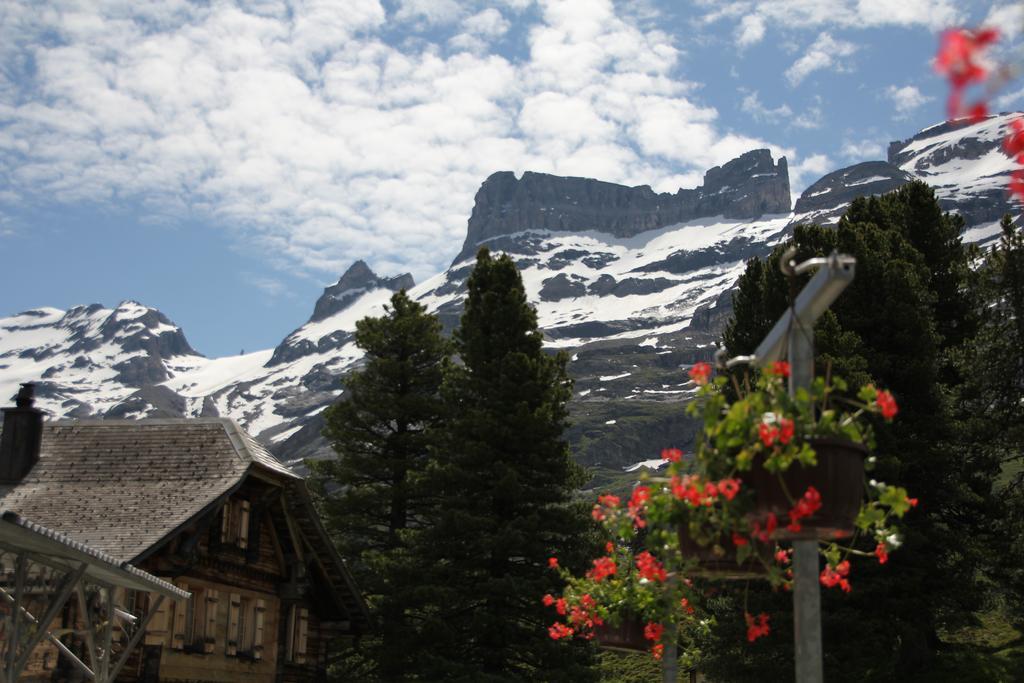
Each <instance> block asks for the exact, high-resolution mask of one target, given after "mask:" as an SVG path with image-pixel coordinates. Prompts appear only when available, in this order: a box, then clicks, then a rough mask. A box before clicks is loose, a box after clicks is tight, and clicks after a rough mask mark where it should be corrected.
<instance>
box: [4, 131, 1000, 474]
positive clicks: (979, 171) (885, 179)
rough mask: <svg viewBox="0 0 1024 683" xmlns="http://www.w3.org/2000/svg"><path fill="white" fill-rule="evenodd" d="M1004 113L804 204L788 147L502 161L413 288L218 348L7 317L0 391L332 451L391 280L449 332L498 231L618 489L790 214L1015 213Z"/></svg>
mask: <svg viewBox="0 0 1024 683" xmlns="http://www.w3.org/2000/svg"><path fill="white" fill-rule="evenodd" d="M1008 121H1009V117H1006V116H999V117H991V118H989V119H988V120H986V121H984V122H981V123H979V124H977V125H975V126H968V127H962V128H953V127H950V126H948V125H946V124H943V125H940V126H935V127H932V128H929V129H927V130H925V131H922V132H921V133H919V134H918V135H916V136H914V137H913V138H911V139H910V140H906V141H902V142H899V143H894V144H893V146H892V147H891V150H890V156H889V160H888V161H881V160H879V161H873V162H866V163H862V164H857V165H854V166H851V167H848V168H844V169H841V170H839V171H836V172H834V173H830V174H828V175H827V176H825V177H824V178H822V179H820V180H819V181H818V182H816V183H814V184H813V185H811V186H810V187H809V188H808V189H807V190H806V191H805V192H804V193H803V195H802V196H801V197H800V199H799V200H798V202H797V204H796V211H795V213H788V208H789V182H788V178H787V177H786V165H785V160H783V159H780V160H779V161H778V162H773V161H772V159H771V156H770V154H769V153H768V152H767V151H765V150H755V151H753V152H749V153H747V154H744V155H742V156H741V157H739V158H737V159H734V160H733V161H731V162H729V163H727V164H724V165H723V166H721V167H718V168H715V169H711V170H709V171H708V172H707V174H705V177H704V183H703V185H702V186H701V187H700V188H697V189H693V190H680V191H679V192H677V193H674V194H657V193H655V192H653V191H652V190H651V189H650V188H649V187H635V188H631V187H624V186H621V185H615V184H612V183H604V182H600V181H597V180H589V179H584V178H560V177H556V176H549V175H545V174H537V173H526V174H524V175H523V177H522V178H519V179H516V178H515V176H513V175H512V174H511V173H499V174H496V175H494V176H491V177H490V178H488V179H487V180H486V181H485V182H484V184H483V185H482V186H481V188H480V191H479V193H478V195H477V202H476V206H475V207H474V209H473V215H472V217H471V218H470V221H469V227H468V234H467V238H466V244H465V245H464V247H463V249H462V252H461V253H460V255H459V256H458V257H457V259H456V263H454V264H453V265H452V266H451V267H450V268H448V269H447V270H446V271H444V272H442V273H438V274H437V275H435V276H434V277H432V278H430V279H429V280H427V281H425V282H423V283H421V284H419V285H415V286H414V284H413V282H412V279H411V278H410V277H409V276H408V275H400V276H397V277H390V278H388V277H380V276H377V275H376V274H374V273H373V271H371V270H370V268H369V267H368V266H367V265H366V264H365V263H363V262H361V261H359V262H356V263H355V264H353V265H352V267H351V268H350V269H349V270H348V271H346V272H345V273H344V274H343V275H342V276H341V278H340V279H339V280H338V282H337V283H335V284H333V285H331V286H329V287H327V288H325V290H324V293H323V295H322V296H321V297H320V298H319V299H318V301H317V302H316V304H315V306H314V307H313V312H312V315H311V316H310V319H309V321H308V322H307V323H306V324H304V325H303V326H302V327H300V328H299V329H297V330H295V331H293V332H292V333H291V334H289V335H288V336H287V337H286V338H285V339H284V340H283V341H282V342H281V344H279V345H278V346H277V347H276V348H274V349H267V350H264V351H258V352H255V353H250V354H246V355H242V356H234V357H227V358H217V359H206V358H203V357H202V356H199V355H198V354H196V353H195V352H194V351H193V350H192V349H191V347H190V346H189V345H188V342H187V341H185V338H184V335H182V333H181V330H180V329H178V328H177V327H176V326H175V325H174V324H173V323H171V322H170V321H168V320H167V318H166V317H164V316H163V315H162V314H160V313H159V312H158V311H155V310H153V309H148V308H146V307H144V306H140V305H139V304H135V303H132V302H125V303H123V304H121V305H120V306H118V307H117V308H116V309H113V310H112V309H105V308H103V307H102V306H97V305H94V306H81V307H77V308H74V309H72V310H70V311H67V312H65V311H58V310H56V309H38V310H35V311H28V312H25V313H22V314H19V315H16V316H12V317H9V318H3V319H0V403H8V400H7V397H10V396H13V394H14V393H15V392H16V391H17V383H18V382H24V381H30V380H32V381H40V380H41V381H42V385H41V387H40V391H39V394H40V405H41V407H42V408H44V409H45V410H46V411H48V412H49V414H50V415H51V416H54V417H58V416H59V417H103V416H106V417H118V418H139V417H156V416H171V415H177V416H200V415H209V416H214V415H222V416H230V417H233V418H235V419H236V420H238V421H239V422H240V423H241V424H242V425H243V426H244V427H245V428H246V429H247V430H249V431H250V432H251V433H252V434H253V435H255V436H257V437H258V438H259V439H260V440H261V441H262V442H263V443H265V444H267V445H268V446H269V447H270V448H271V449H272V450H273V451H274V452H275V453H276V454H277V455H278V456H279V457H281V458H282V459H284V460H286V461H290V462H292V463H293V464H295V465H296V466H301V463H300V460H301V458H304V457H322V456H325V455H327V454H329V453H330V450H329V447H328V446H327V444H326V442H325V441H324V440H323V438H322V437H321V436H320V431H321V428H322V425H323V421H322V411H323V410H324V408H326V407H327V406H329V405H330V404H331V403H333V402H334V401H336V400H337V399H338V397H339V396H340V395H342V393H343V382H344V376H345V374H346V373H347V372H350V371H351V370H352V369H354V368H357V367H358V366H359V363H360V362H361V359H362V352H361V350H360V349H358V348H357V347H356V345H355V343H354V341H353V339H352V336H353V332H354V330H355V325H356V322H357V321H358V320H360V319H361V318H363V317H364V316H367V315H374V316H378V315H381V314H382V313H383V312H384V306H385V305H386V304H387V302H388V300H389V299H390V297H391V295H392V292H393V291H395V290H398V289H401V288H405V289H408V290H409V295H410V296H411V297H412V298H414V299H415V300H417V301H419V302H420V303H422V304H423V305H424V306H426V307H427V310H429V311H430V312H432V313H436V314H437V315H438V316H439V317H440V318H441V320H442V322H443V323H444V325H445V327H446V329H447V330H451V329H452V328H453V327H455V325H457V324H458V320H459V316H460V314H461V311H462V300H463V295H464V292H465V285H466V279H467V277H468V276H469V273H470V271H471V269H472V262H471V260H470V259H471V257H472V256H473V254H474V252H475V251H476V248H477V246H478V245H479V244H481V243H484V244H488V245H490V246H491V247H492V248H494V249H500V250H504V251H507V252H508V253H509V254H510V255H512V256H513V258H515V259H516V262H517V264H518V266H519V269H520V272H521V273H522V276H523V281H524V283H525V285H526V290H527V294H528V296H529V298H530V301H531V303H532V304H533V305H534V306H535V307H536V309H537V316H538V322H539V324H540V326H541V329H542V330H543V331H544V335H545V343H546V345H547V347H548V348H549V349H552V350H565V351H566V352H567V353H568V354H569V356H570V357H571V359H572V360H571V361H570V363H569V372H570V374H571V376H572V377H573V380H574V382H575V389H574V392H575V393H574V398H573V400H572V402H571V404H570V412H571V421H572V423H573V427H572V428H571V430H570V431H569V432H568V438H569V439H570V444H571V448H572V450H573V454H574V456H575V457H576V459H577V460H579V461H580V462H582V463H585V464H587V465H588V466H592V467H594V468H597V471H598V472H599V473H603V474H601V475H600V476H602V477H605V479H600V478H599V480H598V482H597V483H596V484H595V485H601V486H604V485H606V484H608V483H610V482H611V478H614V477H622V476H632V475H631V474H629V475H626V474H623V472H622V468H623V467H624V466H626V465H630V464H633V463H636V462H638V461H642V460H646V459H649V458H656V457H657V453H658V451H659V450H660V448H661V447H664V446H670V445H674V446H679V447H686V444H687V443H688V442H689V440H690V439H691V437H692V434H693V425H692V424H691V423H690V422H689V421H688V419H687V418H686V417H685V416H684V414H683V411H682V403H683V402H684V401H685V400H687V399H688V397H689V396H690V395H691V392H692V386H691V385H690V384H689V383H688V382H687V381H686V376H685V371H684V369H683V367H684V366H687V365H690V364H692V363H693V362H695V361H697V360H706V359H708V358H710V357H711V355H712V353H713V351H714V344H715V342H716V340H717V339H718V337H719V335H720V332H721V329H722V327H723V325H724V324H725V322H726V321H727V320H728V318H729V316H730V314H731V291H732V288H733V286H734V284H735V282H736V278H737V277H738V276H739V274H740V273H741V272H742V271H743V268H744V266H745V262H746V260H747V259H749V258H751V257H753V256H758V255H763V254H766V253H767V252H768V251H769V250H771V248H772V247H773V246H774V245H777V244H779V243H780V242H781V241H782V240H784V239H786V237H787V235H788V234H789V233H790V230H791V229H792V226H793V224H795V223H797V222H808V221H816V222H821V223H831V222H834V221H835V220H837V219H838V217H839V216H840V215H841V214H842V212H843V210H844V209H845V206H846V205H847V203H848V202H849V201H850V200H852V199H853V198H854V197H856V196H860V195H865V194H881V193H884V192H888V191H891V190H892V189H895V188H896V187H899V186H900V185H902V184H903V183H905V182H907V181H909V180H910V179H912V178H921V179H924V180H926V181H928V182H930V183H932V184H933V185H934V186H935V187H936V192H937V194H938V196H939V197H940V198H941V201H942V202H943V203H944V205H945V206H946V207H947V208H949V209H950V210H955V211H959V212H961V213H962V214H963V215H964V217H965V220H966V222H967V227H968V230H967V231H966V232H965V234H964V239H965V240H966V241H975V242H977V241H984V240H985V239H989V238H991V236H992V235H994V234H996V233H997V232H998V228H994V224H991V223H989V222H987V221H989V217H993V216H994V217H995V218H992V220H993V221H994V220H995V219H996V218H998V216H1000V215H1002V213H1003V212H1004V211H1006V210H1011V212H1013V213H1015V214H1016V213H1019V212H1020V207H1018V206H1016V205H1014V204H1012V203H1010V202H1009V201H1008V199H1007V197H1006V194H1005V190H1004V188H1005V185H1006V180H1007V174H1008V173H1009V172H1010V171H1012V169H1013V168H1015V167H1016V166H1015V164H1013V162H1012V161H1011V160H1009V159H1007V158H1006V157H1005V155H1003V154H1002V152H1001V150H1000V149H999V143H1000V140H1001V137H1002V135H1004V134H1005V130H1006V126H1007V125H1008Z"/></svg>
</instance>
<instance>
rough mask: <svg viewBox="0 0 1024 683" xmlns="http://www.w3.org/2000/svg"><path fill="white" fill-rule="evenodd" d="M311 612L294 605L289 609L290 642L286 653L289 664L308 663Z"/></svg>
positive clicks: (287, 644)
mask: <svg viewBox="0 0 1024 683" xmlns="http://www.w3.org/2000/svg"><path fill="white" fill-rule="evenodd" d="M308 621H309V610H307V609H306V608H305V607H299V606H298V605H292V606H291V607H290V608H289V609H288V641H287V643H286V644H285V645H286V647H285V653H286V656H287V658H288V661H289V662H293V663H295V664H305V663H306V641H307V634H308V630H309V627H308Z"/></svg>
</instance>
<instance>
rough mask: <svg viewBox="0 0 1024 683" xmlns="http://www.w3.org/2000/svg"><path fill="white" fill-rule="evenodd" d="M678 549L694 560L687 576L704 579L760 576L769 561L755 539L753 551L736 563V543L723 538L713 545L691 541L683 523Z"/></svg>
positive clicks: (763, 573) (765, 573)
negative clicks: (694, 562) (695, 561)
mask: <svg viewBox="0 0 1024 683" xmlns="http://www.w3.org/2000/svg"><path fill="white" fill-rule="evenodd" d="M679 551H680V554H682V556H683V559H684V560H685V559H687V558H695V559H696V560H697V563H696V565H694V566H693V568H692V569H690V570H689V575H690V576H699V577H701V578H707V579H725V580H746V579H764V578H767V575H768V570H767V569H766V567H767V566H768V564H769V563H770V562H771V554H770V553H769V551H768V548H767V547H765V546H762V545H760V544H758V543H756V542H754V546H753V552H752V553H751V554H750V555H749V556H748V557H746V558H744V560H743V562H737V559H736V546H735V545H734V543H733V542H732V541H731V540H729V539H726V538H723V539H721V541H720V542H719V543H717V544H715V545H711V546H703V545H700V544H699V543H697V542H696V541H695V540H693V538H692V537H691V536H690V532H689V531H688V530H687V528H686V527H685V526H680V527H679Z"/></svg>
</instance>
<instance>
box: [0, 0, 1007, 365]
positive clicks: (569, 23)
mask: <svg viewBox="0 0 1024 683" xmlns="http://www.w3.org/2000/svg"><path fill="white" fill-rule="evenodd" d="M983 23H989V24H995V25H997V26H998V27H1000V28H1001V29H1002V30H1003V31H1004V33H1005V34H1006V35H1005V36H1004V40H1003V42H1002V48H1001V49H1002V50H1003V51H1004V53H1005V54H1009V52H1010V48H1011V47H1013V46H1015V45H1016V43H1017V39H1018V34H1019V30H1020V28H1021V27H1022V25H1024V15H1022V9H1021V5H1020V4H1019V3H1005V2H995V3H992V2H964V1H962V0H961V1H955V0H898V1H897V0H859V1H856V0H818V1H813V2H812V1H811V0H785V1H783V0H771V1H763V2H756V1H754V2H751V1H746V0H735V1H734V0H698V1H696V2H657V1H655V0H637V1H634V2H620V3H616V2H612V1H611V0H504V1H503V2H495V3H482V2H473V1H469V0H466V1H463V2H456V1H455V0H389V1H382V0H293V1H291V2H278V1H276V0H251V1H247V2H242V1H234V2H232V1H228V0H209V1H207V2H195V3H193V2H187V1H185V0H166V1H164V0H161V1H159V2H143V1H141V0H137V1H134V2H125V1H124V0H94V1H93V2H89V3H76V2H70V1H69V2H42V3H40V2H39V1H38V0H24V1H22V0H6V2H4V3H2V4H0V287H2V290H3V292H4V295H3V297H2V298H0V316H5V315H10V314H13V313H16V312H18V311H21V310H25V309H28V308H34V307H39V306H55V307H59V308H68V307H70V306H72V305H75V304H86V303H92V302H99V303H104V304H106V305H108V306H112V305H114V304H116V303H117V302H118V301H120V300H123V299H135V300H137V301H140V302H142V303H144V304H146V305H149V306H154V307H157V308H160V309H161V310H163V311H164V312H165V313H166V314H167V315H168V316H169V317H171V318H172V319H173V320H174V321H175V322H177V323H178V324H179V325H181V326H182V327H183V328H184V330H185V332H186V334H187V335H188V337H189V340H190V341H191V342H192V345H193V346H194V347H196V348H197V349H198V350H199V351H201V352H203V353H205V354H207V355H210V356H221V355H228V354H234V353H237V352H238V351H239V350H240V349H243V348H244V349H246V350H247V351H252V350H255V349H258V348H268V347H270V346H273V345H275V344H277V343H278V342H279V341H280V340H281V339H282V338H283V337H284V336H285V335H286V334H287V333H288V332H289V331H291V330H292V329H294V328H295V327H297V326H298V325H300V324H302V323H303V322H304V321H305V320H306V319H307V318H308V316H309V314H310V312H311V311H312V307H313V303H314V301H315V300H316V297H317V296H318V295H319V294H320V291H321V289H322V288H323V287H324V286H325V285H328V284H331V283H333V282H334V281H336V280H337V278H338V277H339V276H340V275H341V273H342V272H343V271H344V270H345V269H346V268H347V267H348V266H349V265H350V264H351V263H352V262H353V261H354V260H356V259H364V260H366V261H367V262H368V263H369V264H370V265H371V267H373V268H374V270H376V271H377V272H378V274H381V275H392V274H397V273H400V272H406V271H409V272H412V273H413V275H414V276H415V277H416V279H417V281H422V280H423V279H425V278H426V277H429V276H430V275H432V274H433V273H436V272H438V271H440V270H442V269H443V268H445V267H446V266H447V265H448V263H449V262H450V261H451V259H452V258H453V257H454V255H455V254H456V253H457V252H458V250H459V248H460V247H461V244H462V241H463V238H464V236H465V227H466V220H467V218H468V217H469V213H470V211H471V209H472V202H473V195H474V193H475V191H476V189H477V187H478V186H479V184H480V182H481V181H483V179H484V178H486V177H487V176H488V175H490V174H491V173H492V172H494V171H497V170H508V169H511V170H514V171H516V172H522V171H524V170H535V171H545V172H551V173H559V174H565V175H581V176H588V177H595V178H600V179H603V180H608V181H613V182H621V183H626V184H630V185H639V184H650V185H652V186H653V187H654V188H655V189H657V190H661V191H674V190H675V189H677V188H679V187H694V186H696V185H698V184H700V182H701V179H702V176H703V173H704V171H705V170H706V169H707V168H709V167H711V166H714V165H716V164H720V163H723V162H725V161H728V160H729V159H730V158H733V157H735V156H737V155H738V154H740V153H742V152H744V151H747V150H749V149H753V148H755V147H769V148H770V149H772V150H773V152H774V153H775V154H776V155H785V156H787V158H788V159H789V162H790V172H791V181H792V183H793V189H794V192H799V191H800V190H802V189H803V188H804V187H806V186H807V185H808V184H810V183H811V182H813V181H814V180H816V179H817V178H818V177H820V176H821V175H823V174H824V173H826V172H828V171H831V170H835V169H837V168H840V167H842V166H845V165H848V164H851V163H855V162H858V161H864V160H868V159H882V158H885V149H886V146H887V144H888V142H889V141H891V140H897V139H902V138H907V137H909V136H911V135H913V134H914V133H915V132H917V131H918V130H920V129H921V128H924V127H926V126H929V125H931V124H934V123H937V122H938V121H940V120H941V119H942V118H943V115H944V111H945V106H944V97H945V94H946V90H945V84H944V83H943V82H942V81H941V80H940V79H939V78H938V77H937V76H936V75H935V74H934V73H933V71H932V68H931V58H932V56H933V55H934V53H935V50H936V46H937V43H938V34H939V33H940V32H941V30H942V29H943V28H945V27H948V26H957V25H966V26H974V25H979V24H983ZM1019 86H1020V83H1014V84H1010V86H1009V87H1008V88H1007V90H1006V92H1004V93H1003V95H1002V97H1001V99H999V100H997V106H998V107H999V108H1002V109H1010V108H1016V107H1019V106H1021V100H1024V91H1021V90H1017V88H1018V87H1019Z"/></svg>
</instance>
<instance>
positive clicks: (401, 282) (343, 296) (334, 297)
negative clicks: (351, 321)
mask: <svg viewBox="0 0 1024 683" xmlns="http://www.w3.org/2000/svg"><path fill="white" fill-rule="evenodd" d="M415 284H416V283H415V282H414V281H413V279H412V275H410V274H409V273H403V274H402V275H396V276H395V277H391V278H381V277H378V276H377V275H376V274H375V273H374V272H373V271H372V270H370V267H369V266H368V265H366V263H365V262H364V261H362V260H359V261H356V262H355V263H353V264H352V265H351V266H349V269H348V270H346V271H345V273H344V274H343V275H342V276H341V277H340V278H339V279H338V281H337V282H336V283H335V284H333V285H331V286H330V287H326V288H325V289H324V293H323V294H322V295H320V298H319V299H317V302H316V305H315V306H314V307H313V316H312V317H311V318H310V319H309V321H310V322H318V321H320V320H324V319H326V318H329V317H331V316H332V315H334V314H335V313H338V312H339V311H342V310H344V309H345V308H346V307H348V306H349V305H350V304H351V303H352V302H353V301H355V300H356V299H357V298H359V296H360V295H362V294H363V293H365V292H368V291H371V290H373V289H387V290H389V291H392V292H397V291H398V290H400V289H412V287H413V286H414V285H415Z"/></svg>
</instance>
